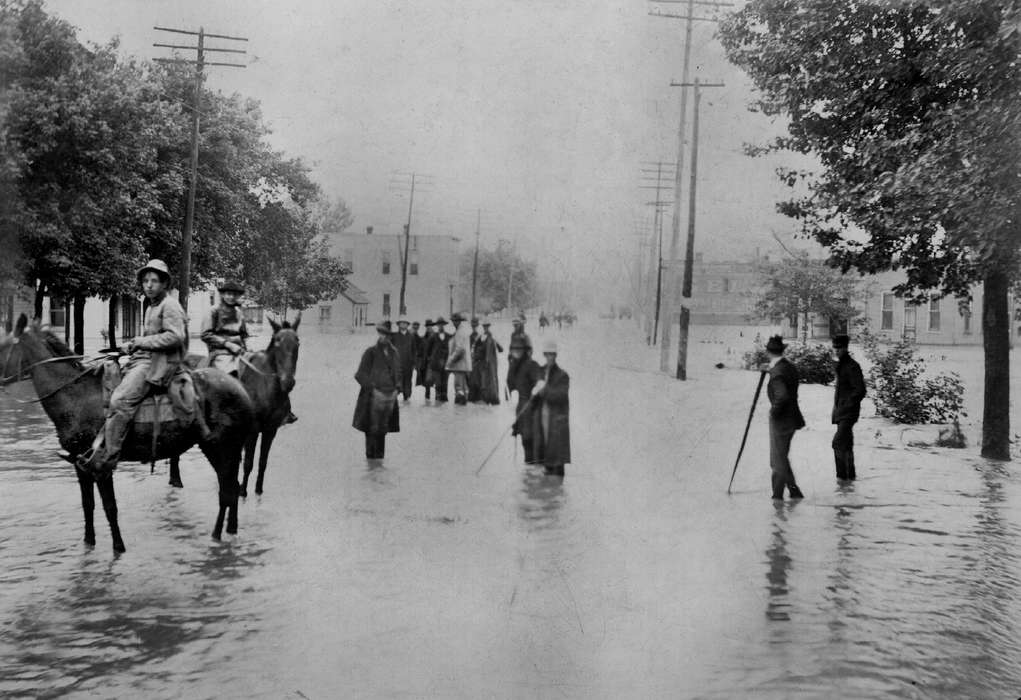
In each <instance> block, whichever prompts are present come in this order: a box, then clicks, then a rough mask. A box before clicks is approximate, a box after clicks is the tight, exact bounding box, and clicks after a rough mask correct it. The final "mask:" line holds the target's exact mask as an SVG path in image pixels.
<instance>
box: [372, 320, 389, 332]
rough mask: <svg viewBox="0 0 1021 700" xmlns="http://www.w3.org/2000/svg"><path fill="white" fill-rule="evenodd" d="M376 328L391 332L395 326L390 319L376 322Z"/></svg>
mask: <svg viewBox="0 0 1021 700" xmlns="http://www.w3.org/2000/svg"><path fill="white" fill-rule="evenodd" d="M376 330H377V331H379V332H380V333H389V332H391V331H392V330H393V326H392V325H391V324H390V322H389V321H380V322H379V323H377V324H376Z"/></svg>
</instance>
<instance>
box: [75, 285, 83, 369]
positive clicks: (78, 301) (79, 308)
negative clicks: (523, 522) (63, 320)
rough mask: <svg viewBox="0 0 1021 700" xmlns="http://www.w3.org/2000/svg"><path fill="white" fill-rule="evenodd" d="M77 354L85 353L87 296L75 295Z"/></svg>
mask: <svg viewBox="0 0 1021 700" xmlns="http://www.w3.org/2000/svg"><path fill="white" fill-rule="evenodd" d="M73 352H74V354H75V355H84V354H85V297H83V296H82V295H81V294H76V295H75V297H74V348H73Z"/></svg>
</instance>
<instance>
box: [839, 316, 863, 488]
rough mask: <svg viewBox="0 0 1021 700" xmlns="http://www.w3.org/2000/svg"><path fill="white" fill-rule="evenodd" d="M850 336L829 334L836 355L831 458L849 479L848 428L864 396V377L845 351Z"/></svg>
mask: <svg viewBox="0 0 1021 700" xmlns="http://www.w3.org/2000/svg"><path fill="white" fill-rule="evenodd" d="M850 342H851V339H850V338H848V337H847V336H846V335H838V336H835V337H834V338H833V352H834V353H836V355H837V367H836V374H837V381H836V391H835V392H834V393H833V415H832V420H833V424H834V425H835V426H837V432H836V434H835V435H834V436H833V459H834V461H835V462H836V465H837V478H838V479H846V480H848V481H853V480H854V479H855V477H856V474H855V471H854V434H853V433H852V432H851V430H852V428H853V427H854V424H855V423H856V422H858V416H859V414H860V413H861V401H862V399H864V398H865V377H864V376H862V373H861V365H859V364H858V363H857V362H856V361H855V360H854V359H853V358H852V357H851V354H850V353H849V352H848V345H849V344H850Z"/></svg>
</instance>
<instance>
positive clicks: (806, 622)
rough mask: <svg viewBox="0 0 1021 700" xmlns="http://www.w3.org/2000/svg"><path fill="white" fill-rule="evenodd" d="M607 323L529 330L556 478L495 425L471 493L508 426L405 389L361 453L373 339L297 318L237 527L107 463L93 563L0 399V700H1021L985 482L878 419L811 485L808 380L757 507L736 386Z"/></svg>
mask: <svg viewBox="0 0 1021 700" xmlns="http://www.w3.org/2000/svg"><path fill="white" fill-rule="evenodd" d="M633 329H634V327H633V326H632V325H631V324H629V323H626V322H623V321H621V322H611V321H600V320H596V319H592V320H588V321H585V322H583V323H581V324H580V325H579V326H578V327H576V328H574V329H572V330H570V331H567V330H564V331H563V332H561V333H559V334H558V339H559V342H560V346H561V364H562V366H563V367H564V368H565V369H566V370H567V371H568V372H569V373H570V374H571V377H572V387H571V401H572V426H571V427H572V439H573V444H572V447H573V452H574V455H573V456H574V463H573V464H571V465H569V466H568V468H567V476H566V478H565V479H563V480H562V481H561V480H559V479H557V478H555V477H547V476H546V475H544V474H543V473H542V472H541V470H537V469H534V468H530V467H526V466H525V465H523V464H521V452H520V448H517V449H515V448H514V446H513V443H512V442H511V440H510V438H509V437H505V438H503V441H502V442H500V443H499V447H498V448H497V450H496V452H495V453H494V455H493V457H492V459H491V460H490V461H489V462H488V463H487V464H486V465H485V467H484V468H483V469H482V471H481V473H479V475H478V476H476V475H475V472H476V470H477V469H478V468H479V466H480V464H481V463H482V461H483V460H484V458H485V456H486V455H487V454H488V453H489V452H490V450H491V449H492V448H493V446H494V445H496V444H497V443H498V441H500V439H501V436H502V435H503V434H504V433H505V431H506V428H507V426H508V425H509V423H510V420H511V416H512V409H511V407H510V406H508V405H506V404H502V405H500V406H496V407H483V406H466V407H455V406H453V405H452V404H447V405H444V406H432V405H425V404H424V401H423V398H422V395H421V393H420V391H421V390H419V393H417V394H416V396H415V398H414V399H413V401H412V402H411V404H410V405H408V406H405V407H403V408H402V414H401V426H402V431H401V432H400V433H399V434H397V435H391V436H389V438H388V440H387V457H386V459H385V460H384V462H383V464H382V465H368V464H367V463H366V461H365V459H364V452H363V448H364V444H363V441H362V435H361V433H357V432H355V431H353V430H352V429H351V428H350V427H349V426H350V419H351V413H352V410H353V405H354V398H355V394H356V386H355V383H354V381H353V379H352V375H353V373H354V369H355V366H356V363H357V359H358V356H359V353H360V351H361V350H362V349H363V348H364V347H365V346H367V344H368V343H369V342H371V341H372V340H373V339H374V338H373V336H372V335H354V336H352V335H318V334H316V333H315V332H314V329H313V328H309V329H307V330H306V329H304V328H303V329H302V335H303V344H302V351H301V352H302V355H301V358H300V361H299V374H298V385H297V387H296V389H295V392H296V393H295V394H294V396H293V400H294V406H295V410H296V412H297V413H298V414H299V416H300V421H299V422H298V423H297V424H295V425H293V426H289V427H287V428H285V429H284V430H282V431H281V433H280V435H279V436H278V441H277V444H276V445H275V446H274V450H273V454H272V455H271V464H270V468H269V471H268V474H267V478H266V492H265V494H264V495H263V496H262V497H255V496H252V497H250V498H249V499H248V500H247V501H246V502H244V503H243V505H242V508H241V513H240V530H239V534H238V535H237V536H236V537H229V538H227V539H225V540H224V541H223V542H222V543H217V542H214V541H212V540H211V539H210V537H209V533H210V531H211V529H212V525H213V520H214V517H215V513H216V487H215V479H214V475H213V472H212V469H211V468H210V467H209V466H208V464H207V463H206V462H205V461H204V460H203V458H202V457H201V455H199V454H198V453H197V452H196V453H195V454H191V453H189V454H188V455H186V457H185V458H184V460H183V463H182V470H183V476H184V481H185V488H184V489H183V490H178V489H174V488H171V487H169V486H168V485H167V483H166V482H167V467H166V464H165V463H162V464H158V465H157V468H156V473H155V474H154V475H150V473H149V466H148V465H139V464H126V465H122V467H121V468H120V470H119V471H118V472H117V475H116V486H117V495H118V504H119V507H120V520H121V527H122V530H123V533H124V539H125V543H126V545H127V548H128V551H127V553H125V554H124V555H120V556H118V555H115V554H114V553H113V552H112V550H111V546H110V538H109V531H108V529H107V528H106V525H105V521H104V520H103V516H102V511H101V509H99V510H97V514H96V518H97V519H96V532H97V540H98V544H97V546H96V547H95V548H93V549H90V548H87V547H85V546H84V545H83V544H82V541H81V539H82V522H81V514H80V504H79V496H78V488H77V482H76V480H75V478H74V475H73V473H72V471H71V469H70V468H69V467H68V466H67V465H66V464H65V463H63V462H61V461H60V460H58V459H56V458H55V456H54V453H55V451H56V449H57V443H56V438H55V435H54V432H53V430H52V428H51V426H50V424H49V422H48V420H47V419H46V417H45V416H44V415H43V414H42V412H41V411H40V409H39V408H38V407H37V406H24V405H20V404H16V403H15V402H14V400H13V397H19V398H22V399H25V398H30V397H31V396H32V394H31V389H30V387H29V386H28V385H27V384H23V385H19V386H17V387H15V388H13V390H12V392H11V393H12V394H13V396H0V696H2V697H10V698H21V697H25V698H56V697H70V698H126V697H147V698H149V697H151V698H189V699H190V698H250V697H254V698H337V697H345V698H377V697H378V698H404V697H415V698H419V697H421V698H426V697H429V698H431V697H438V698H483V697H495V698H557V697H565V698H737V697H756V698H760V697H762V698H831V697H847V698H955V699H956V698H964V697H967V698H1006V697H1010V698H1013V697H1018V696H1019V695H1021V635H1019V634H1018V630H1021V563H1019V542H1021V537H1019V535H1021V528H1019V523H1021V478H1019V476H1018V469H1017V466H1016V463H1014V464H1004V465H1000V464H994V463H989V462H986V461H984V460H981V459H980V458H978V457H977V456H975V455H976V452H977V450H975V449H969V450H965V451H952V450H933V449H927V448H911V447H901V446H893V445H890V444H880V443H879V442H870V440H869V436H870V435H871V433H872V432H873V431H876V432H879V431H880V430H887V427H886V426H885V424H882V423H881V422H879V421H878V419H865V420H863V421H862V423H861V424H859V430H858V433H859V435H860V442H861V443H862V446H861V447H859V450H858V464H859V466H858V469H859V475H860V476H861V477H862V478H861V479H860V480H859V481H858V482H856V483H855V484H854V485H852V486H838V485H837V484H836V482H835V479H834V477H833V467H832V464H831V456H830V451H829V438H830V436H831V434H832V432H831V426H829V425H828V413H826V412H825V408H826V404H827V402H828V401H829V400H831V399H830V398H829V397H830V396H831V394H830V392H831V389H829V388H826V387H805V388H804V389H803V395H804V397H803V407H804V408H806V413H808V414H809V426H808V428H807V429H806V430H805V431H802V432H800V433H799V434H798V435H797V437H796V438H795V440H794V447H793V450H792V458H793V462H794V466H795V470H796V472H797V474H798V478H799V481H800V482H801V485H802V488H803V490H804V491H805V493H806V495H807V498H806V499H805V500H804V501H801V502H793V503H792V502H789V501H788V502H784V503H783V504H782V505H775V504H774V503H773V502H772V501H771V500H770V498H769V493H770V492H769V483H768V482H769V473H768V468H767V466H766V440H767V438H766V430H765V426H764V424H763V421H764V420H765V418H764V411H762V410H761V407H760V411H759V412H758V413H757V414H756V419H755V421H754V422H753V427H752V430H751V433H750V435H749V439H748V447H747V448H746V451H745V456H744V457H743V458H742V462H741V465H740V467H739V470H738V472H737V477H736V479H735V482H734V493H733V494H732V495H727V493H726V487H727V482H728V480H729V478H730V474H731V469H732V467H733V460H734V456H735V454H736V449H737V443H738V442H739V441H740V435H741V431H742V430H743V427H744V422H745V420H746V418H747V415H748V406H749V403H750V399H751V395H752V393H753V391H754V387H755V381H756V377H755V375H754V374H753V373H748V372H742V371H737V370H734V369H732V368H731V365H733V364H734V362H735V360H734V358H733V357H730V356H726V355H721V353H723V352H724V350H723V348H722V346H721V345H719V344H714V343H711V342H703V343H699V342H695V343H693V346H692V347H693V351H692V359H691V362H690V364H689V374H690V376H691V379H690V381H688V382H686V383H683V384H682V383H679V382H672V381H664V380H663V379H662V377H660V376H659V375H657V374H656V373H655V372H654V371H653V368H654V367H655V366H656V365H657V364H658V359H657V357H658V353H657V352H656V351H655V350H650V349H648V348H646V346H645V345H643V344H642V343H641V342H640V339H639V338H638V337H637V334H636V333H635V332H634V330H633ZM496 331H497V336H498V338H502V339H504V340H505V339H506V336H507V329H506V328H503V327H497V328H496ZM531 331H532V333H533V337H534V338H535V339H536V341H537V342H538V341H539V340H540V336H539V334H538V333H537V331H536V330H535V329H531ZM696 333H698V330H697V329H696ZM696 337H698V336H697V335H696ZM505 346H506V343H505ZM720 357H723V359H724V360H725V362H726V363H727V364H728V367H727V368H725V369H722V370H717V369H714V368H713V367H712V364H713V363H714V362H716V361H717V360H718V359H720ZM969 390H971V389H970V388H969ZM976 390H978V389H976ZM820 413H824V414H825V415H819V414H820ZM887 434H889V431H888V432H887Z"/></svg>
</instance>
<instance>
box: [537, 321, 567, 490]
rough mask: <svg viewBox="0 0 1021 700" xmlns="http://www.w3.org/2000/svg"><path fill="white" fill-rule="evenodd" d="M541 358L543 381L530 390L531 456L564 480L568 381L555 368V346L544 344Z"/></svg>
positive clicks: (562, 371)
mask: <svg viewBox="0 0 1021 700" xmlns="http://www.w3.org/2000/svg"><path fill="white" fill-rule="evenodd" d="M542 354H543V357H545V358H546V366H545V367H543V369H542V378H541V379H540V380H539V381H538V382H537V383H536V384H535V386H534V387H533V388H532V396H533V397H535V407H534V410H533V421H534V425H535V439H534V456H535V461H536V462H541V463H542V464H543V466H545V467H546V473H547V474H553V475H555V476H563V475H564V465H565V464H569V463H570V461H571V430H570V426H569V422H570V414H571V405H570V402H569V401H568V398H567V394H568V390H569V389H570V388H571V378H570V377H569V376H568V375H567V372H565V371H564V370H563V369H561V368H560V366H559V365H558V364H557V344H556V342H554V341H552V340H547V341H546V342H545V343H543V348H542Z"/></svg>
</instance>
